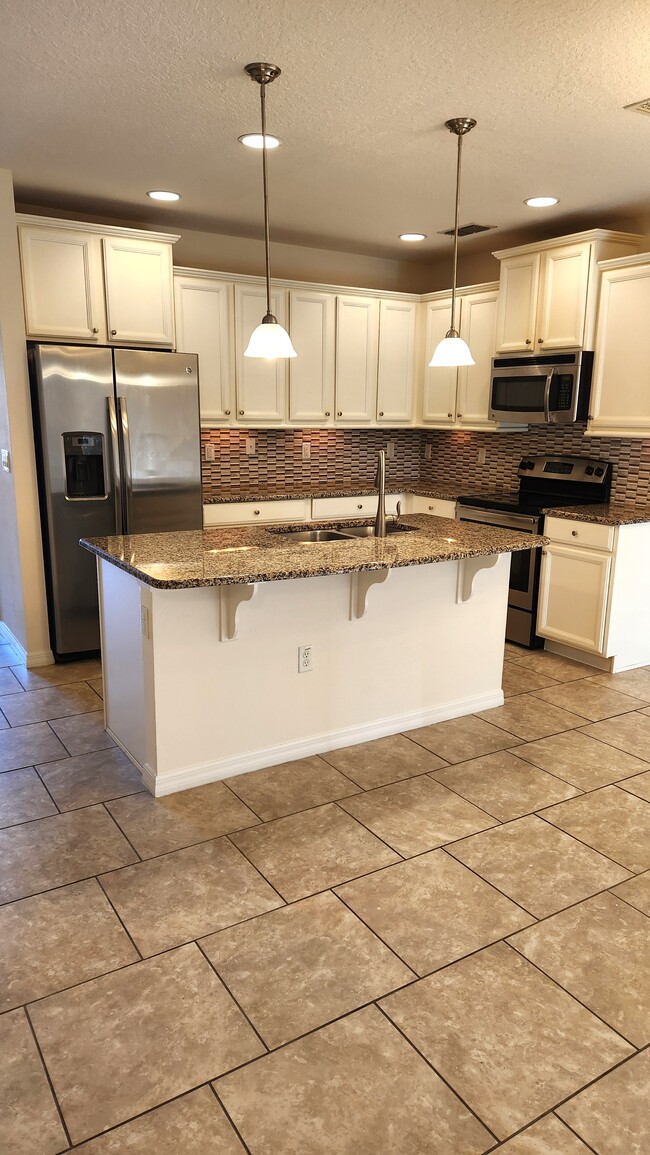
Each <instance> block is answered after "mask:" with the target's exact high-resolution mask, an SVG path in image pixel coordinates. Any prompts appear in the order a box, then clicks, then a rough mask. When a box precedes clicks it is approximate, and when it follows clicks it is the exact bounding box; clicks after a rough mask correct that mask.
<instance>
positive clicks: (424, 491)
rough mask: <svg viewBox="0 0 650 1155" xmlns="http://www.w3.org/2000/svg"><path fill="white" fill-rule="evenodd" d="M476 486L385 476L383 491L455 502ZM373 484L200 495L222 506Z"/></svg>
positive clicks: (341, 493)
mask: <svg viewBox="0 0 650 1155" xmlns="http://www.w3.org/2000/svg"><path fill="white" fill-rule="evenodd" d="M496 488H498V486H492V487H491V488H490V489H489V490H487V489H485V490H484V492H485V493H488V492H489V493H494V491H495V489H496ZM480 492H481V488H480V486H476V485H471V484H470V485H460V484H458V483H456V484H455V485H450V484H448V483H445V482H431V484H423V483H422V482H419V481H404V480H402V481H395V480H393V478H390V477H389V478H388V481H387V484H386V493H413V494H415V496H416V497H435V498H438V499H439V500H441V501H456V500H457V499H458V498H459V497H461V496H462V495H464V494H466V493H471V494H474V493H480ZM376 493H377V487H376V485H340V486H334V487H332V486H329V487H327V488H324V487H322V486H321V487H317V486H308V485H305V486H294V487H293V488H291V489H273V490H268V489H267V490H265V489H263V488H260V487H258V488H255V489H239V490H233V489H228V490H223V491H221V490H213V491H212V492H211V494H210V496H209V497H208V496H206V495H204V497H203V504H204V505H225V504H230V503H234V502H238V501H292V500H293V501H295V500H300V499H302V498H310V497H357V496H359V497H365V496H367V495H369V494H376Z"/></svg>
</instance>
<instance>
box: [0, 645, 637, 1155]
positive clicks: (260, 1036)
mask: <svg viewBox="0 0 650 1155" xmlns="http://www.w3.org/2000/svg"><path fill="white" fill-rule="evenodd" d="M100 674H101V671H100V667H99V664H98V663H96V662H88V663H75V664H74V665H69V666H57V667H53V668H48V669H41V670H29V671H28V670H26V669H25V668H24V667H21V666H20V664H19V661H18V657H17V655H16V654H15V652H14V651H13V650H12V647H11V644H10V641H9V640H8V639H7V638H3V637H1V636H0V903H1V904H2V905H0V1012H2V1013H0V1136H2V1138H1V1139H0V1147H1V1149H2V1150H3V1152H4V1151H7V1153H8V1155H55V1153H57V1152H63V1151H68V1150H71V1149H74V1150H76V1151H83V1152H85V1153H86V1155H120V1153H123V1152H124V1153H125V1152H127V1151H128V1152H129V1153H131V1155H152V1153H154V1152H155V1153H156V1155H186V1153H187V1155H213V1153H216V1155H237V1153H239V1155H242V1153H244V1152H250V1153H251V1155H326V1153H327V1155H353V1153H354V1155H483V1153H484V1152H487V1151H495V1150H498V1151H503V1152H504V1155H586V1153H589V1152H592V1153H593V1152H595V1153H596V1155H648V1153H649V1152H650V1108H649V1106H648V1103H649V1099H648V1086H649V1085H650V963H649V960H650V716H649V715H650V667H648V668H646V669H643V670H635V671H630V672H629V673H625V674H620V675H615V676H610V675H602V674H598V673H597V672H596V671H594V670H592V669H591V668H589V667H587V666H583V665H580V664H576V663H574V662H569V661H567V660H566V659H564V658H559V657H555V656H554V655H551V654H544V653H535V654H530V653H528V652H527V651H525V650H520V649H518V648H517V647H513V646H507V647H506V661H505V669H504V692H505V693H506V703H505V705H504V706H503V707H499V708H497V709H494V710H485V711H482V712H481V714H480V716H475V717H468V718H460V719H457V720H454V721H449V722H442V723H440V724H438V725H435V726H427V727H424V728H423V729H421V730H414V731H410V732H409V733H408V734H406V735H399V736H396V737H393V738H384V739H381V740H379V741H377V742H368V743H366V744H364V745H361V746H354V747H349V748H347V749H344V750H337V751H334V752H332V753H330V754H327V755H325V756H324V757H323V758H306V759H304V760H302V761H300V762H295V763H292V764H290V765H284V766H278V767H273V768H271V769H269V770H261V771H259V772H257V773H255V774H247V775H242V776H240V777H238V778H232V779H229V780H228V781H227V782H219V783H214V784H212V785H209V786H204V787H201V788H199V789H197V790H192V791H187V792H185V793H182V794H176V795H173V796H172V797H170V798H165V799H160V800H154V799H152V798H151V797H150V796H149V795H148V794H146V793H144V792H143V791H142V787H141V783H140V779H139V776H138V775H137V774H136V772H135V771H134V769H133V767H132V766H131V765H130V763H129V762H128V761H127V759H126V758H125V757H124V756H123V755H122V753H121V752H120V751H119V750H118V749H117V748H116V747H115V746H114V744H113V743H112V741H111V739H110V738H109V737H108V735H107V734H106V732H105V731H104V729H103V715H102V713H101V708H102V703H101V676H100Z"/></svg>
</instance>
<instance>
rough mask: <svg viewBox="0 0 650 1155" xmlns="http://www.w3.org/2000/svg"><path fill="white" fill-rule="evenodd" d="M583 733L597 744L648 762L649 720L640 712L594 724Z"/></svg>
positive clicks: (649, 747) (649, 758)
mask: <svg viewBox="0 0 650 1155" xmlns="http://www.w3.org/2000/svg"><path fill="white" fill-rule="evenodd" d="M583 733H584V734H586V735H587V736H588V737H590V738H597V739H598V741H599V742H606V743H608V745H610V746H616V747H617V748H618V749H619V750H625V751H626V752H627V753H628V754H634V755H635V757H637V758H644V759H645V761H646V762H648V761H649V760H650V718H649V717H648V715H647V714H644V713H643V712H642V711H641V712H640V713H638V712H637V713H635V714H621V715H620V716H619V717H618V718H608V719H607V720H606V721H604V722H594V724H593V725H592V726H587V727H586V728H585V729H584V730H583Z"/></svg>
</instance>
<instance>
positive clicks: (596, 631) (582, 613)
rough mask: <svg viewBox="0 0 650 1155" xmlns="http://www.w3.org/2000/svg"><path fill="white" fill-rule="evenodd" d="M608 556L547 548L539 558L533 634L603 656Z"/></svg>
mask: <svg viewBox="0 0 650 1155" xmlns="http://www.w3.org/2000/svg"><path fill="white" fill-rule="evenodd" d="M611 565H612V555H611V554H610V553H604V552H601V551H600V550H596V549H580V548H579V547H575V546H570V545H557V544H556V543H555V542H553V543H551V544H550V545H547V546H546V548H545V550H544V554H543V557H542V570H541V579H540V591H539V593H540V597H539V608H538V612H537V632H538V633H539V634H541V635H542V637H544V638H552V639H553V641H556V642H564V644H565V645H567V646H575V647H576V648H577V649H579V650H587V651H589V653H592V654H604V653H605V648H606V647H605V625H606V621H607V605H608V593H609V578H610V570H611Z"/></svg>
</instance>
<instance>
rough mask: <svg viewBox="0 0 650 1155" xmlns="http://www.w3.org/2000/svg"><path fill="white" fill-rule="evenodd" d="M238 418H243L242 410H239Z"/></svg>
mask: <svg viewBox="0 0 650 1155" xmlns="http://www.w3.org/2000/svg"><path fill="white" fill-rule="evenodd" d="M239 416H240V417H243V416H244V410H243V409H240V410H239Z"/></svg>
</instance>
